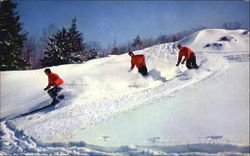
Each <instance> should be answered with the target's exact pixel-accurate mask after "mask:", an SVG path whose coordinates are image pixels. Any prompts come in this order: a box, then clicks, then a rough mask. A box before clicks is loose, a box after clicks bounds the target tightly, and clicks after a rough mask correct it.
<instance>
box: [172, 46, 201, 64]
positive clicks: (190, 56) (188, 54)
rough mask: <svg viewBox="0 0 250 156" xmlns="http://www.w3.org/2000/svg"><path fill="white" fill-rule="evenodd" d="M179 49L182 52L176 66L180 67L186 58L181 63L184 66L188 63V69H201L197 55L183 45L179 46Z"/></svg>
mask: <svg viewBox="0 0 250 156" xmlns="http://www.w3.org/2000/svg"><path fill="white" fill-rule="evenodd" d="M177 47H178V49H179V50H180V51H179V57H178V61H177V64H176V66H179V64H180V62H181V60H182V56H184V57H185V58H184V60H183V61H182V62H181V63H182V64H184V62H185V61H186V66H187V68H188V69H198V68H199V67H198V66H197V64H196V57H195V53H194V52H193V51H192V50H191V49H189V48H188V47H185V46H182V45H181V44H178V46H177Z"/></svg>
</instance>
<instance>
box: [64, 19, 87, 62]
mask: <svg viewBox="0 0 250 156" xmlns="http://www.w3.org/2000/svg"><path fill="white" fill-rule="evenodd" d="M68 39H69V41H68V45H69V50H70V54H71V55H70V57H69V60H68V62H69V63H81V62H83V61H84V60H85V61H87V60H88V57H87V55H88V54H87V51H86V50H85V49H86V44H84V43H83V38H82V34H81V33H79V31H78V30H77V26H76V18H75V17H74V18H73V19H72V24H71V27H70V28H69V30H68Z"/></svg>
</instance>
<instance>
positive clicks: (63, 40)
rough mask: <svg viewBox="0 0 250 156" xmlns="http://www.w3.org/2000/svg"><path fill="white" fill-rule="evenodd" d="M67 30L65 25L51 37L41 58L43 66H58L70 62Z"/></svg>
mask: <svg viewBox="0 0 250 156" xmlns="http://www.w3.org/2000/svg"><path fill="white" fill-rule="evenodd" d="M67 35H68V34H67V30H66V29H65V28H64V27H63V28H62V29H61V30H59V31H58V32H57V33H56V34H55V35H53V36H52V37H50V38H49V42H48V45H47V48H46V51H45V52H44V55H45V56H44V58H43V59H42V60H41V64H42V66H44V67H46V66H56V65H61V64H67V63H68V56H69V55H70V54H69V51H68V47H67V38H68V37H67Z"/></svg>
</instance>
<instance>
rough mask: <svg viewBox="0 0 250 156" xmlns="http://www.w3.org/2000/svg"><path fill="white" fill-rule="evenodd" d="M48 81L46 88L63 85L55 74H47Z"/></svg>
mask: <svg viewBox="0 0 250 156" xmlns="http://www.w3.org/2000/svg"><path fill="white" fill-rule="evenodd" d="M48 80H49V84H48V86H47V88H50V87H51V86H58V85H61V84H63V83H64V82H63V80H62V79H61V78H60V77H59V76H58V75H57V74H56V73H52V72H51V73H49V75H48Z"/></svg>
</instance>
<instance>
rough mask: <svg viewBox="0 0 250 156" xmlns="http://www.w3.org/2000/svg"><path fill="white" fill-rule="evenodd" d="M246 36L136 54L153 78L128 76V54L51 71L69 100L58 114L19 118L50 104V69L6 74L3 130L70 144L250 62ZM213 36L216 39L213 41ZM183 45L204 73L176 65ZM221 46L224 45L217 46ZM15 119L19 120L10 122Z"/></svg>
mask: <svg viewBox="0 0 250 156" xmlns="http://www.w3.org/2000/svg"><path fill="white" fill-rule="evenodd" d="M243 32H245V31H244V30H237V31H225V30H203V31H200V32H197V33H195V34H192V35H190V36H188V37H186V38H184V39H183V40H181V41H179V42H176V43H168V44H161V45H156V46H153V47H149V48H146V49H144V50H140V51H136V52H135V53H136V54H137V53H138V54H139V53H142V54H144V55H145V56H146V60H147V66H148V69H149V76H148V77H147V78H143V77H142V76H141V75H140V74H138V73H137V71H136V69H134V71H133V72H132V73H129V72H127V71H128V69H129V67H130V57H129V56H128V55H127V54H124V55H119V56H109V57H106V58H101V59H96V60H92V61H88V62H86V63H84V64H79V65H62V66H58V67H52V68H51V70H52V71H53V72H55V73H58V74H59V75H60V77H62V78H63V79H64V81H65V85H63V88H64V90H63V94H64V95H65V99H64V100H63V101H62V102H61V103H60V104H59V105H57V106H56V108H55V109H53V110H52V111H49V112H38V113H34V114H31V115H28V116H25V117H20V118H15V116H17V115H20V114H22V113H27V112H30V111H32V110H34V109H37V108H40V107H42V106H45V105H47V103H48V102H50V98H49V96H48V95H47V93H46V92H44V91H43V88H44V87H45V86H46V85H47V77H46V75H45V74H44V72H43V70H44V69H40V70H33V71H15V72H1V86H8V87H1V119H2V120H3V121H2V122H1V128H2V127H4V126H5V125H6V123H8V124H7V125H13V126H11V127H14V128H15V129H16V130H18V132H19V130H21V131H22V132H23V134H25V136H27V137H33V138H35V140H39V141H42V142H46V143H49V142H50V143H51V144H53V142H70V140H71V139H72V138H73V137H74V136H76V135H77V134H79V133H81V132H82V133H83V132H84V131H85V130H86V129H89V128H90V127H93V126H95V125H98V124H99V123H102V122H103V121H107V120H110V119H114V118H116V117H117V115H119V114H122V113H124V112H128V111H130V110H134V109H136V108H140V107H142V106H145V105H150V104H154V103H157V102H158V101H159V100H160V99H162V98H165V97H168V96H169V94H170V93H173V92H178V91H179V90H182V89H183V88H185V87H187V86H192V85H193V84H195V83H197V82H199V81H204V80H206V79H209V78H210V77H212V76H213V75H214V74H216V73H219V72H221V71H223V70H225V69H227V68H228V67H229V62H230V59H231V60H234V58H239V59H241V58H243V59H246V58H245V57H248V58H249V51H248V48H249V35H244V34H243ZM210 34H212V37H208V36H209V35H210ZM248 34H249V33H248ZM228 35H231V36H233V38H234V39H235V40H236V41H235V40H232V41H219V40H220V39H221V38H222V37H223V36H228ZM197 38H198V39H197ZM210 42H211V43H210ZM213 42H215V43H216V44H213ZM217 42H218V43H217ZM178 43H183V44H185V45H187V46H189V47H190V48H191V49H193V50H194V51H195V52H196V54H197V63H198V65H201V68H200V69H199V70H187V69H186V67H185V66H184V65H182V66H181V65H180V67H179V68H177V67H176V66H175V64H176V61H177V49H176V45H177V44H178ZM208 44H209V46H208V47H206V46H207V45H208ZM218 44H219V45H222V46H221V47H217V45H218ZM214 45H216V46H214ZM233 51H234V53H233ZM17 76H18V78H19V79H18V81H17V80H16V77H17ZM13 95H15V96H13ZM31 100H34V101H31ZM30 101H31V102H30ZM176 115H178V114H176ZM13 117H14V119H12V120H8V118H13ZM7 120H8V121H7ZM10 130H11V128H6V129H4V130H2V132H1V134H2V136H4V137H5V136H6V135H7V134H9V133H10V134H13V133H14V135H15V134H16V132H17V131H16V130H14V132H13V131H10ZM8 131H10V132H8ZM18 134H19V133H17V135H18ZM8 139H10V140H8ZM12 139H14V138H12V137H7V139H6V140H4V144H6V148H11V147H12V146H13V144H16V143H15V141H13V140H12ZM9 142H12V143H9ZM1 144H3V142H1ZM18 147H20V146H19V145H17V149H18ZM66 147H69V145H68V144H67V145H66V146H63V149H64V148H66ZM37 148H39V147H37ZM17 149H13V151H12V152H13V153H15V152H16V153H18V150H17ZM60 150H62V149H60ZM60 150H59V151H60Z"/></svg>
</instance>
